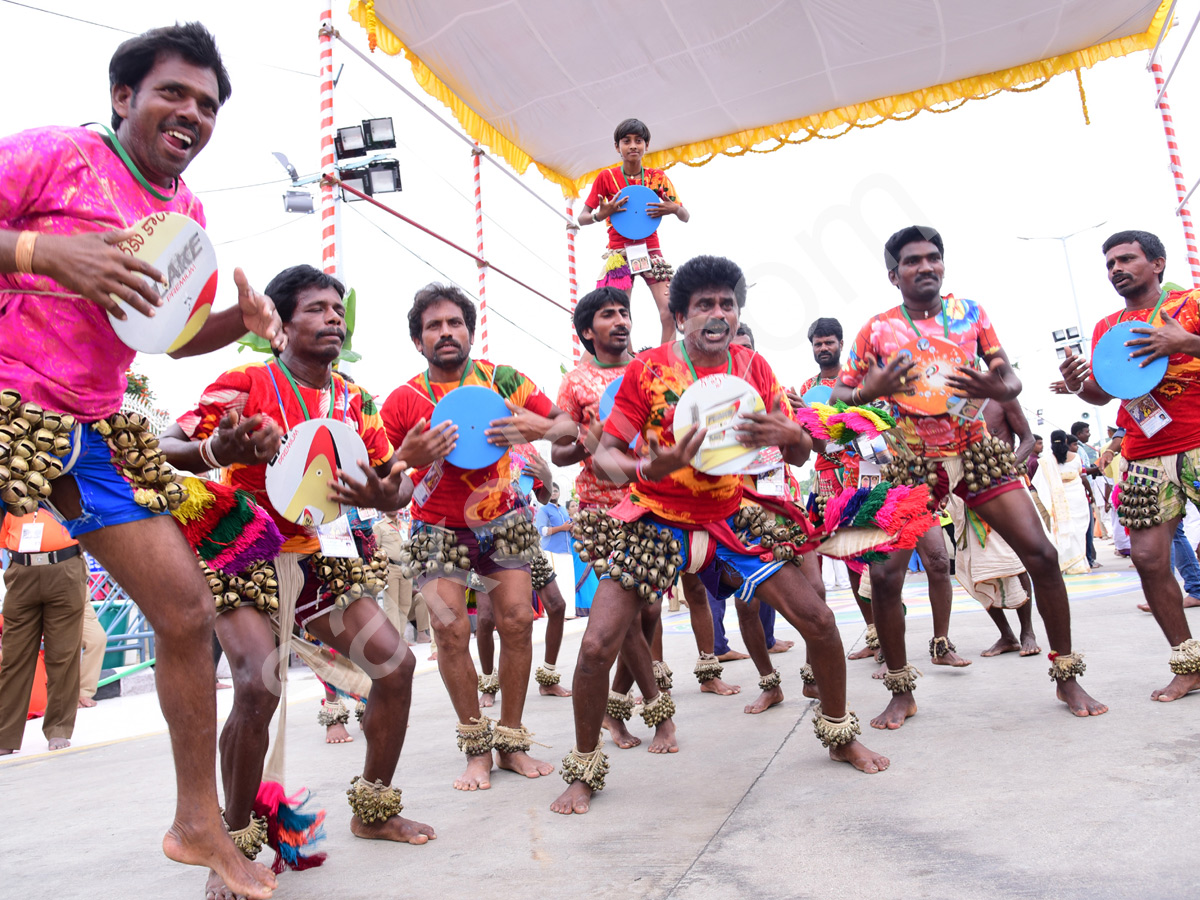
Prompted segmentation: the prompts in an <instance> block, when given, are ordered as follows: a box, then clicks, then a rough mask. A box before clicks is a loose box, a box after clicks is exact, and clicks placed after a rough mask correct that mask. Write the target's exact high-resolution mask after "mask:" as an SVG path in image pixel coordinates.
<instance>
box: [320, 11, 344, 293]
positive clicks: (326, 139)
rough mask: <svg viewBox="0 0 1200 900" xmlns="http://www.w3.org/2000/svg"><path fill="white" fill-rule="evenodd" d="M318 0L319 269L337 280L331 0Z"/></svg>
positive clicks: (337, 210) (340, 275) (337, 209)
mask: <svg viewBox="0 0 1200 900" xmlns="http://www.w3.org/2000/svg"><path fill="white" fill-rule="evenodd" d="M320 2H321V30H320V32H319V33H318V37H317V41H318V45H319V47H320V50H321V175H322V179H321V268H322V269H323V270H324V271H325V274H327V275H332V276H333V277H334V278H337V279H338V280H340V281H344V280H345V279H343V278H342V260H341V254H340V252H339V248H338V239H337V238H338V230H339V229H338V224H339V222H338V219H339V218H340V213H341V209H340V208H339V204H338V194H337V193H335V190H334V185H333V182H332V181H331V180H330V176H335V175H336V174H337V168H336V162H335V160H334V148H333V136H334V127H333V0H320Z"/></svg>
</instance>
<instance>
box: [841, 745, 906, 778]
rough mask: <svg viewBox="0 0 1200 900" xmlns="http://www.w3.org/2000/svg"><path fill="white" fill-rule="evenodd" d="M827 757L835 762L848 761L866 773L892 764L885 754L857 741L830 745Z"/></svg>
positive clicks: (869, 773) (880, 770)
mask: <svg viewBox="0 0 1200 900" xmlns="http://www.w3.org/2000/svg"><path fill="white" fill-rule="evenodd" d="M829 758H830V759H832V760H834V761H836V762H848V763H850V765H852V766H854V768H856V769H858V771H860V772H866V773H867V774H868V775H874V774H876V773H877V772H882V771H883V770H884V769H886V768H887V767H888V766H890V765H891V764H892V761H891V760H890V759H888V758H887V757H886V756H882V755H880V754H878V753H876V752H875V751H874V750H868V749H867V748H866V747H864V746H863V745H862V744H860V743H859V742H858V741H851V742H850V743H848V744H843V745H842V746H840V747H830V748H829Z"/></svg>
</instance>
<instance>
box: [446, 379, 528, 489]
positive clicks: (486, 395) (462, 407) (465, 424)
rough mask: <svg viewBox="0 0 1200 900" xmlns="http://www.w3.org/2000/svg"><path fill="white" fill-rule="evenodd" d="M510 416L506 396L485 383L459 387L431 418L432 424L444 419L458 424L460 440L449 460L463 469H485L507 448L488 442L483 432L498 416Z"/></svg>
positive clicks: (448, 457) (447, 458) (447, 396)
mask: <svg viewBox="0 0 1200 900" xmlns="http://www.w3.org/2000/svg"><path fill="white" fill-rule="evenodd" d="M508 415H511V413H509V411H508V407H507V406H505V405H504V398H503V397H501V396H500V395H499V394H497V393H496V392H495V391H493V390H492V389H491V388H486V387H484V386H483V385H478V384H468V385H464V386H462V387H457V388H455V389H454V390H452V391H451V392H450V393H448V394H447V395H446V396H445V397H443V398H442V399H441V400H439V401H438V403H437V406H435V407H434V408H433V415H431V416H430V417H429V427H430V428H433V427H434V426H435V425H440V424H441V423H442V422H453V423H454V424H455V425H457V426H458V440H457V441H456V442H455V444H454V449H453V450H451V451H450V452H449V453H448V454H447V455H446V462H448V463H450V465H452V466H458V467H459V468H460V469H483V468H486V467H488V466H490V465H492V464H493V463H495V462H497V461H499V459H500V458H501V457H502V456H504V453H505V450H506V448H505V447H497V446H496V445H495V444H489V443H488V439H487V436H486V435H485V434H484V431H486V430H487V429H488V428H490V427H491V424H492V422H493V421H494V420H496V419H503V418H504V417H505V416H508Z"/></svg>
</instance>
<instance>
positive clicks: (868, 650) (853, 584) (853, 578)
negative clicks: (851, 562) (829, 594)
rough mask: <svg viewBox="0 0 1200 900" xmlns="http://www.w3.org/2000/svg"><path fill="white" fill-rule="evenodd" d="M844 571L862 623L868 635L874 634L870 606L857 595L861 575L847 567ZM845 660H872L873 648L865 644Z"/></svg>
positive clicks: (873, 617)
mask: <svg viewBox="0 0 1200 900" xmlns="http://www.w3.org/2000/svg"><path fill="white" fill-rule="evenodd" d="M846 571H847V572H848V573H849V575H850V593H852V594H853V595H854V602H855V603H856V604H857V605H858V611H859V613H860V614H861V615H862V617H863V621H864V622H866V623H867V632H868V635H871V634H874V633H875V615H874V613H872V612H871V604H870V603H868V602H867V601H866V600H864V599H863V598H862V597H860V596H859V595H858V588H859V585H860V584H862V574H861V573H859V572H855V571H854V570H853V569H851V568H850V567H849V566H847V567H846ZM824 586H825V585H824V582H822V584H821V587H824ZM846 658H847V659H874V658H875V648H874V647H872V646H870V644H866V645H864V646H863V647H862V649H860V650H855V651H854V652H852V653H851V654H850V655H849V656H847V657H846Z"/></svg>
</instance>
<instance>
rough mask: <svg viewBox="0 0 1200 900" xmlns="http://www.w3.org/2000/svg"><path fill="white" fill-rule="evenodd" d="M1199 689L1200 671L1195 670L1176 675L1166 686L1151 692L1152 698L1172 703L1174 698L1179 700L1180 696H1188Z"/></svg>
mask: <svg viewBox="0 0 1200 900" xmlns="http://www.w3.org/2000/svg"><path fill="white" fill-rule="evenodd" d="M1197 689H1200V673H1197V672H1193V673H1192V674H1190V675H1176V676H1175V677H1174V678H1172V679H1171V683H1170V684H1168V685H1167V686H1166V687H1165V688H1163V689H1162V690H1159V691H1155V692H1154V693H1153V694H1151V695H1150V699H1151V700H1161V701H1162V702H1163V703H1170V702H1171V701H1172V700H1178V699H1179V698H1180V697H1183V696H1186V695H1187V694H1189V693H1191V692H1192V691H1194V690H1197Z"/></svg>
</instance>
